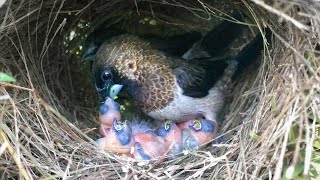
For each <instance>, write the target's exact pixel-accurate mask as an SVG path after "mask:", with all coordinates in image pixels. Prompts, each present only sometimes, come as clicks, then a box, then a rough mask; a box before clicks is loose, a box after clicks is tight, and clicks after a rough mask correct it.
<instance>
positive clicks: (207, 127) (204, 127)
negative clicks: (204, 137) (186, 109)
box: [189, 119, 215, 133]
mask: <svg viewBox="0 0 320 180" xmlns="http://www.w3.org/2000/svg"><path fill="white" fill-rule="evenodd" d="M198 120H199V121H200V124H201V129H195V128H194V123H192V124H190V125H189V127H190V128H191V129H193V130H195V131H202V132H208V133H212V132H214V130H215V129H214V128H215V126H214V123H213V122H212V121H210V120H205V119H198Z"/></svg>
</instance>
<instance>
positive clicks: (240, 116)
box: [0, 0, 320, 179]
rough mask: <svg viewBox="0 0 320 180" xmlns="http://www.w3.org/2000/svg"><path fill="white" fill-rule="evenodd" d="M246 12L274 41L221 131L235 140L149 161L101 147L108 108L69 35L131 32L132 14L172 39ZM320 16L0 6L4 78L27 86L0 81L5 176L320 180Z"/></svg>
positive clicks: (213, 7) (175, 4) (315, 9)
mask: <svg viewBox="0 0 320 180" xmlns="http://www.w3.org/2000/svg"><path fill="white" fill-rule="evenodd" d="M238 9H241V11H242V12H246V14H247V15H248V16H250V17H252V19H253V21H252V22H251V24H250V25H251V26H252V27H253V28H254V29H255V30H258V31H261V32H262V29H263V28H264V27H268V28H269V29H270V30H271V31H272V32H273V39H272V43H271V46H267V44H266V46H265V50H264V53H263V54H262V56H261V63H260V65H259V66H257V67H256V68H255V70H252V71H250V73H247V74H246V75H245V76H244V77H242V78H241V80H240V81H239V82H238V83H237V86H236V87H235V90H234V93H233V95H232V97H233V99H232V102H230V104H229V106H228V107H227V115H226V117H225V120H224V121H223V124H222V125H221V127H222V128H221V130H220V132H221V134H225V135H227V136H228V137H229V138H230V139H229V140H228V141H227V142H225V143H221V144H216V145H213V146H206V147H203V148H200V149H199V150H194V151H189V152H187V153H185V154H184V155H181V156H179V157H178V158H176V159H172V160H166V159H160V160H158V161H156V162H153V163H149V164H148V163H145V162H136V161H132V160H131V161H130V160H127V159H123V158H122V157H118V156H115V155H113V154H111V153H108V152H103V151H101V150H100V149H99V148H97V147H96V146H95V145H96V144H95V142H94V140H93V139H92V138H94V135H93V134H96V133H97V131H96V128H97V127H98V124H97V123H98V121H97V117H96V114H97V109H96V107H97V104H96V103H97V102H98V101H97V97H96V95H95V92H94V87H93V86H92V84H91V82H90V78H88V79H86V77H89V74H90V67H89V65H88V64H83V63H78V62H80V61H79V58H78V59H77V56H72V55H70V53H69V54H68V52H66V37H68V36H69V34H70V32H71V31H72V30H73V29H74V28H75V27H77V26H78V25H79V22H85V23H82V24H85V25H87V24H90V26H86V27H87V28H82V29H83V31H88V32H89V31H91V30H92V29H94V27H97V26H99V25H101V24H102V23H105V22H107V23H105V24H107V25H110V26H111V25H113V24H115V23H117V22H126V23H123V26H127V27H126V28H127V29H128V27H130V26H132V24H130V23H129V22H130V19H131V17H130V16H137V17H139V18H141V19H142V20H143V21H145V22H147V23H149V24H151V25H152V24H154V22H158V23H160V24H162V25H163V26H164V27H169V28H172V29H173V31H172V32H173V33H179V32H180V31H181V30H183V31H192V30H195V29H196V30H198V31H204V32H205V31H207V30H208V29H210V28H212V27H208V26H206V25H205V24H208V23H207V22H208V21H209V20H212V19H213V20H219V18H221V17H222V18H227V17H228V16H227V15H226V14H230V13H231V12H232V11H234V10H238ZM319 9H320V6H319V4H318V3H317V2H316V1H314V0H308V1H288V0H284V1H278V2H277V3H275V4H271V3H267V2H263V1H260V0H252V1H248V0H243V1H232V0H230V1H224V2H223V3H221V2H219V1H210V3H208V2H205V1H129V2H128V1H124V0H113V1H83V0H73V1H64V0H57V1H53V0H45V1H35V0H31V1H7V2H5V3H4V4H3V5H2V7H1V8H0V17H1V25H0V39H1V40H0V41H1V44H0V61H1V64H0V68H1V69H0V71H2V72H5V73H7V74H9V75H11V76H13V77H14V78H15V79H16V80H17V81H16V82H15V83H7V82H1V83H0V91H1V94H0V95H1V96H0V97H1V100H0V105H1V108H2V110H1V116H0V162H1V163H0V174H2V175H1V178H3V179H6V178H13V179H16V178H25V179H39V178H44V179H55V178H58V179H61V178H64V179H66V178H79V179H97V178H107V179H118V178H121V179H122V178H126V179H132V178H135V179H140V178H144V179H149V178H150V179H151V178H152V179H153V178H154V179H168V178H170V179H180V178H181V179H197V178H210V179H212V178H217V179H220V178H221V179H260V178H263V179H266V178H274V179H279V178H281V177H285V178H296V177H302V176H306V177H315V176H316V175H317V169H316V165H315V164H314V162H315V161H316V160H317V158H319V155H318V156H316V155H317V154H316V153H315V152H314V151H313V149H314V148H317V146H316V143H317V142H318V140H319V139H318V136H317V135H316V131H317V127H318V125H319V116H318V115H319V79H320V76H319V73H320V68H319V67H320V63H319V61H318V60H317V59H318V57H317V55H318V53H319V45H318V43H319V34H318V33H319V32H320V25H319V23H320V20H319V18H320V17H319V12H320V11H319ZM145 17H151V19H152V20H156V21H150V20H148V19H146V18H145ZM127 19H129V20H128V21H125V20H127ZM195 24H197V25H195ZM89 27H90V28H89ZM132 31H133V30H132ZM70 42H71V41H69V43H70ZM71 44H72V43H70V44H69V45H70V46H71ZM69 51H71V50H70V48H69ZM74 54H77V53H74ZM318 147H319V146H318ZM318 171H319V170H318Z"/></svg>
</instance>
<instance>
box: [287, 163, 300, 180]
mask: <svg viewBox="0 0 320 180" xmlns="http://www.w3.org/2000/svg"><path fill="white" fill-rule="evenodd" d="M302 171H303V164H297V165H295V166H289V167H288V169H287V170H286V173H285V177H286V178H287V179H294V178H296V177H298V176H299V174H301V173H302Z"/></svg>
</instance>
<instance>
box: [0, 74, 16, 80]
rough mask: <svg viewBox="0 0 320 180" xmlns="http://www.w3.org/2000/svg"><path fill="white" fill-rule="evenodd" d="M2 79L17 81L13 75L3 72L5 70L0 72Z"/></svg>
mask: <svg viewBox="0 0 320 180" xmlns="http://www.w3.org/2000/svg"><path fill="white" fill-rule="evenodd" d="M0 81H3V82H16V80H15V79H14V78H13V77H11V76H9V75H8V74H6V73H3V72H0Z"/></svg>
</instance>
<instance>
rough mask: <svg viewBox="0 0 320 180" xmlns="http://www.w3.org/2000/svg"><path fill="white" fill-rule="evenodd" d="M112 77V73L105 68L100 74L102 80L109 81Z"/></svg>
mask: <svg viewBox="0 0 320 180" xmlns="http://www.w3.org/2000/svg"><path fill="white" fill-rule="evenodd" d="M112 78H113V75H112V73H111V72H110V71H109V70H106V71H104V72H103V73H102V74H101V79H102V81H110V80H111V79H112Z"/></svg>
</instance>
